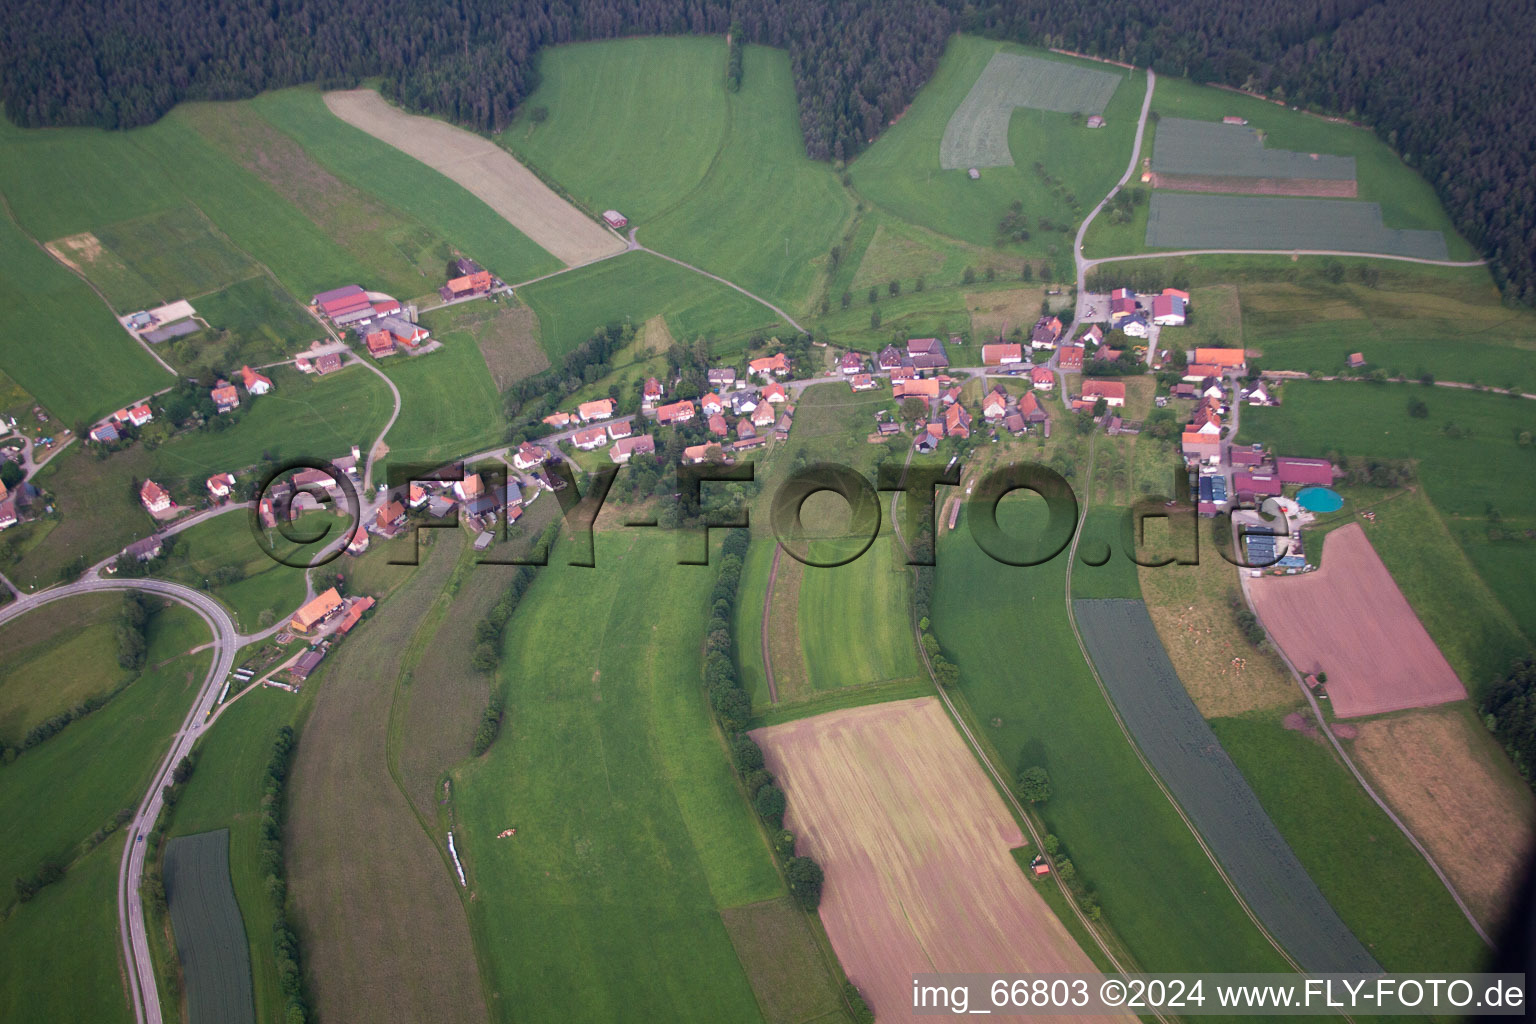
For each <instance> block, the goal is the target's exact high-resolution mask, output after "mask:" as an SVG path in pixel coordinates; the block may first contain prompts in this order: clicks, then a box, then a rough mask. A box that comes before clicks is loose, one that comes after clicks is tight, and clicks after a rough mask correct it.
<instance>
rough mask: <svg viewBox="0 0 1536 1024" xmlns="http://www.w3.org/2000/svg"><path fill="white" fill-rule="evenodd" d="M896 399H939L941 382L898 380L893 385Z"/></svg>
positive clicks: (892, 389) (892, 391) (892, 388)
mask: <svg viewBox="0 0 1536 1024" xmlns="http://www.w3.org/2000/svg"><path fill="white" fill-rule="evenodd" d="M891 393H892V394H893V395H894V396H895V397H896V398H938V397H939V382H938V381H936V380H898V381H896V382H895V383H894V384H893V385H891Z"/></svg>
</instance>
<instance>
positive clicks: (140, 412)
mask: <svg viewBox="0 0 1536 1024" xmlns="http://www.w3.org/2000/svg"><path fill="white" fill-rule="evenodd" d="M117 415H118V420H119V422H121V421H122V420H124V419H126V420H127V421H128V422H129V423H132V424H133V425H134V426H136V427H142V426H143V425H144V424H146V423H148V422H149V421H150V420H153V419H154V418H155V416H154V413H152V412H150V411H149V405H148V403H143V404H140V405H136V406H134V407H133V408H132V409H129V410H128V412H127V414H126V415H125V414H123V413H118V414H117Z"/></svg>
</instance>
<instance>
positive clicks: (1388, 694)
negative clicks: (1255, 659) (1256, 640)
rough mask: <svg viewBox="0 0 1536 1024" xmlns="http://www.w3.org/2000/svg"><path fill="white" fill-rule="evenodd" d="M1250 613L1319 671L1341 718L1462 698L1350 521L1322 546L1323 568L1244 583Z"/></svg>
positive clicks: (1291, 656) (1298, 662)
mask: <svg viewBox="0 0 1536 1024" xmlns="http://www.w3.org/2000/svg"><path fill="white" fill-rule="evenodd" d="M1249 594H1250V595H1251V596H1252V597H1253V608H1254V611H1256V612H1258V614H1259V618H1260V619H1262V620H1263V622H1264V628H1265V629H1267V630H1269V634H1270V636H1271V637H1272V638H1273V639H1274V641H1275V643H1276V644H1278V645H1279V647H1280V649H1281V650H1282V651H1284V652H1285V657H1286V659H1287V660H1288V661H1290V663H1291V664H1292V665H1294V666H1295V667H1296V669H1297V670H1298V671H1301V672H1323V673H1326V674H1327V677H1328V678H1327V692H1328V697H1329V699H1330V700H1332V701H1333V711H1334V713H1335V714H1336V715H1338V716H1339V717H1340V718H1354V717H1357V716H1359V715H1377V714H1381V713H1382V712H1385V711H1402V710H1404V709H1406V708H1423V707H1429V706H1431V705H1434V704H1445V703H1447V702H1449V701H1453V700H1461V699H1462V698H1464V697H1466V695H1467V691H1466V690H1465V689H1464V688H1463V687H1462V685H1461V680H1459V679H1457V678H1456V673H1455V671H1454V670H1453V669H1452V668H1451V666H1450V663H1449V662H1447V661H1446V660H1445V655H1443V654H1441V653H1440V649H1439V648H1438V647H1436V646H1435V642H1434V641H1433V640H1431V639H1430V636H1429V633H1427V632H1426V631H1425V629H1424V625H1423V623H1421V622H1420V621H1419V617H1418V616H1417V615H1415V614H1414V612H1413V608H1412V606H1410V605H1409V604H1408V600H1407V598H1405V597H1403V592H1402V591H1401V590H1399V589H1398V588H1397V583H1396V582H1394V581H1393V579H1392V576H1391V574H1389V573H1388V572H1387V567H1386V566H1385V565H1383V564H1382V562H1381V558H1380V557H1379V556H1378V555H1377V554H1376V550H1375V549H1374V548H1372V547H1371V542H1370V541H1369V540H1368V539H1367V538H1366V536H1365V532H1364V531H1363V530H1361V529H1360V525H1359V524H1358V523H1350V524H1349V525H1348V526H1341V527H1339V528H1338V529H1337V530H1334V531H1333V532H1332V533H1330V534H1328V536H1327V537H1325V538H1324V539H1323V565H1322V568H1320V569H1318V570H1317V571H1316V572H1310V573H1307V574H1305V575H1303V576H1296V577H1285V576H1265V577H1262V578H1260V579H1256V580H1251V581H1250V582H1249Z"/></svg>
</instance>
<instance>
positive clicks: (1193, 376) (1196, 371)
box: [1184, 363, 1221, 384]
mask: <svg viewBox="0 0 1536 1024" xmlns="http://www.w3.org/2000/svg"><path fill="white" fill-rule="evenodd" d="M1220 376H1221V367H1219V366H1217V365H1215V364H1214V363H1190V364H1189V365H1188V366H1186V367H1184V379H1185V380H1187V381H1189V382H1190V383H1192V384H1202V383H1204V382H1205V381H1207V380H1209V379H1210V378H1212V377H1220Z"/></svg>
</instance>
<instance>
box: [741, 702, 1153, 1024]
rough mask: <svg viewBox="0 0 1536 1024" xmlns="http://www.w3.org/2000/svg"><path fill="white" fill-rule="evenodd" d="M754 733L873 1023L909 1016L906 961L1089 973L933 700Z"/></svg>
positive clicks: (997, 802)
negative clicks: (818, 870)
mask: <svg viewBox="0 0 1536 1024" xmlns="http://www.w3.org/2000/svg"><path fill="white" fill-rule="evenodd" d="M753 736H754V737H755V738H756V739H757V741H758V743H760V744H761V745H762V747H763V750H764V753H765V754H766V756H767V759H768V766H769V768H770V769H771V770H772V771H773V772H774V774H775V775H777V776H778V778H779V781H780V784H781V785H782V786H783V787H784V789H785V792H786V794H787V795H788V797H789V815H788V818H787V819H786V822H785V824H786V827H788V828H789V829H791V830H792V831H794V832H795V834H796V835H797V836H799V846H798V848H799V850H800V852H802V853H805V854H807V855H809V856H812V857H815V858H816V860H817V861H818V862H819V863H820V864H821V866H822V869H823V870H824V871H825V872H826V885H825V889H824V890H823V895H822V900H821V908H820V914H821V920H822V923H823V924H824V925H825V926H826V929H827V935H828V937H829V938H831V940H832V945H833V948H834V949H836V951H837V955H838V958H839V959H840V960H841V961H842V964H843V967H844V969H845V970H846V972H847V974H848V977H849V979H850V980H851V981H852V982H853V983H854V984H855V985H857V986H858V987H859V989H860V991H861V992H863V993H864V995H865V997H866V999H868V1001H869V1003H870V1006H871V1007H872V1008H873V1009H874V1011H875V1014H876V1016H877V1017H878V1019H880V1020H882V1021H892V1020H905V1019H908V1018H909V1017H910V1016H911V1013H910V1010H909V1007H910V1005H911V999H912V973H913V972H914V971H992V970H996V969H997V967H998V965H999V964H1008V965H1009V969H1010V970H1016V971H1021V972H1026V973H1043V972H1053V971H1059V972H1067V971H1091V970H1093V967H1092V966H1091V961H1090V960H1089V959H1088V957H1087V956H1086V955H1085V954H1084V953H1083V951H1082V950H1081V949H1080V948H1079V947H1078V945H1077V943H1076V942H1075V941H1074V940H1073V938H1072V936H1071V935H1070V934H1069V933H1068V932H1067V930H1066V928H1065V927H1063V926H1062V924H1061V922H1060V921H1058V920H1057V919H1056V916H1055V915H1054V914H1053V913H1052V912H1051V910H1050V908H1049V907H1048V906H1047V905H1046V903H1045V901H1044V900H1043V899H1042V898H1041V897H1040V895H1039V894H1038V893H1037V892H1036V891H1035V890H1034V888H1033V885H1032V883H1031V882H1030V881H1029V880H1028V879H1027V878H1026V877H1025V875H1024V873H1023V872H1022V871H1021V870H1020V868H1019V866H1018V864H1017V863H1016V862H1015V861H1014V859H1013V857H1012V855H1011V854H1010V852H1009V851H1010V850H1011V849H1013V848H1015V847H1018V846H1021V845H1023V843H1024V837H1023V835H1022V834H1021V832H1020V830H1019V827H1018V825H1017V824H1016V823H1015V822H1014V820H1013V818H1012V817H1011V816H1010V815H1009V814H1008V810H1007V807H1006V806H1005V805H1004V804H1003V801H1002V798H1001V797H999V796H998V795H997V792H996V791H995V790H994V789H993V788H992V786H991V785H990V784H989V783H988V781H987V778H986V776H985V775H983V774H982V772H981V769H980V767H979V766H978V765H977V764H976V761H975V759H974V758H973V757H972V756H971V753H970V751H969V750H968V749H967V748H966V746H965V743H964V742H963V741H962V740H961V738H960V735H959V734H958V733H957V732H956V731H955V728H954V726H953V725H952V724H951V723H950V721H949V719H948V718H947V717H946V716H945V714H944V711H943V709H942V708H941V707H940V705H939V703H938V701H937V699H935V698H933V697H921V698H918V699H916V700H905V701H893V702H891V703H887V704H875V705H870V706H866V707H861V708H850V709H848V710H844V711H833V712H829V713H828V714H825V715H818V716H816V717H814V718H807V719H801V720H800V721H796V722H789V723H786V724H784V725H777V726H772V727H770V728H767V729H759V730H757V731H756V732H755V733H753ZM1115 1019H1125V1018H1115Z"/></svg>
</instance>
